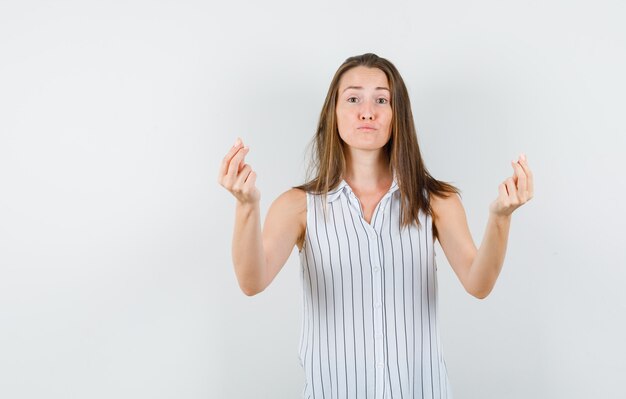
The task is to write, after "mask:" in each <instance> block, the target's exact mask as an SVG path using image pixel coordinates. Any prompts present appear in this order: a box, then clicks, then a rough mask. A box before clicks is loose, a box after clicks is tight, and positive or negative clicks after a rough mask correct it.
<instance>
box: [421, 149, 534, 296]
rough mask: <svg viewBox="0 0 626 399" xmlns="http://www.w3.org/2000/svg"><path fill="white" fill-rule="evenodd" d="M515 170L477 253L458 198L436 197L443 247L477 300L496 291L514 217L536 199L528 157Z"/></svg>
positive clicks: (494, 207) (502, 187)
mask: <svg viewBox="0 0 626 399" xmlns="http://www.w3.org/2000/svg"><path fill="white" fill-rule="evenodd" d="M513 168H514V170H515V174H514V175H513V177H510V178H508V179H507V180H506V181H505V182H504V183H502V184H500V186H499V194H498V198H497V199H496V200H495V201H494V202H493V203H492V204H491V205H490V207H489V220H488V222H487V227H486V229H485V235H484V238H483V241H482V243H481V245H480V248H479V249H478V250H477V249H476V245H475V244H474V241H473V240H472V237H471V235H470V232H469V228H468V226H467V218H466V216H465V210H464V209H463V205H462V204H461V200H460V199H459V197H458V196H457V195H451V196H450V197H448V198H445V199H443V198H439V197H433V202H432V206H433V211H434V213H435V223H436V226H437V231H438V234H439V242H440V244H441V247H442V249H443V250H444V253H445V254H446V258H447V259H448V261H449V262H450V265H451V266H452V268H453V270H454V272H455V273H456V275H457V277H458V278H459V280H460V281H461V284H462V285H463V287H464V288H465V290H466V291H467V292H469V293H470V294H471V295H473V296H475V297H476V298H480V299H482V298H485V297H487V295H489V293H490V292H491V291H492V290H493V287H494V285H495V283H496V280H497V278H498V276H499V274H500V271H501V270H502V265H503V263H504V257H505V254H506V247H507V241H508V237H509V229H510V225H511V214H512V213H513V211H514V210H515V209H517V208H518V207H520V206H521V205H523V204H524V203H526V202H527V201H528V200H530V199H531V198H532V196H533V176H532V172H531V171H530V168H529V167H528V164H527V163H526V159H525V157H521V158H520V160H519V161H518V162H517V163H514V164H513Z"/></svg>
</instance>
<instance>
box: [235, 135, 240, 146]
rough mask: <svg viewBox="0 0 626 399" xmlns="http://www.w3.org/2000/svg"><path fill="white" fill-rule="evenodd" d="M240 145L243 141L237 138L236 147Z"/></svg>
mask: <svg viewBox="0 0 626 399" xmlns="http://www.w3.org/2000/svg"><path fill="white" fill-rule="evenodd" d="M239 144H241V139H240V138H239V137H237V140H235V145H234V146H235V147H237V146H238V145H239Z"/></svg>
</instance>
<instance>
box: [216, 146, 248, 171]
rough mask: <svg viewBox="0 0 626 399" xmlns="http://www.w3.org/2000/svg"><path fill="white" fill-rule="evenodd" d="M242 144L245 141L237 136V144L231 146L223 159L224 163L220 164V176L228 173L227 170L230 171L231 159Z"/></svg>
mask: <svg viewBox="0 0 626 399" xmlns="http://www.w3.org/2000/svg"><path fill="white" fill-rule="evenodd" d="M242 146H243V142H242V141H241V139H240V138H237V140H236V141H235V144H234V145H233V146H232V147H231V148H230V150H229V151H228V153H227V154H226V156H225V157H224V159H222V165H221V166H220V177H221V176H224V175H225V174H226V172H227V171H228V164H229V163H230V160H231V159H232V158H233V156H234V155H235V154H236V153H237V151H239V149H240V148H241V147H242Z"/></svg>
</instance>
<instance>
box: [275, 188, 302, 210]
mask: <svg viewBox="0 0 626 399" xmlns="http://www.w3.org/2000/svg"><path fill="white" fill-rule="evenodd" d="M273 206H276V207H277V208H279V209H281V210H282V212H284V213H288V214H291V215H301V214H303V213H304V214H305V213H306V192H305V191H304V190H301V189H299V188H291V189H289V190H287V191H285V192H283V193H282V194H280V195H279V196H278V197H277V198H276V200H275V201H274V205H273Z"/></svg>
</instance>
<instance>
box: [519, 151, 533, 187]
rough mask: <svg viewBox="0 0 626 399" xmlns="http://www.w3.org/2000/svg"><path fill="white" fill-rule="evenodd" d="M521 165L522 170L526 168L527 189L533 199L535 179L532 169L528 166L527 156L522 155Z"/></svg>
mask: <svg viewBox="0 0 626 399" xmlns="http://www.w3.org/2000/svg"><path fill="white" fill-rule="evenodd" d="M519 164H520V165H521V166H522V168H524V173H526V178H527V184H526V187H527V190H528V193H529V196H530V197H532V196H533V192H534V178H533V173H532V172H531V170H530V167H529V166H528V159H527V158H526V155H525V154H521V155H520V160H519Z"/></svg>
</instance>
